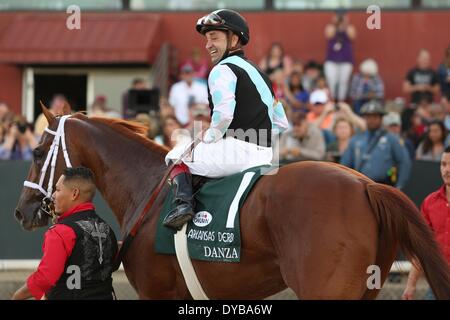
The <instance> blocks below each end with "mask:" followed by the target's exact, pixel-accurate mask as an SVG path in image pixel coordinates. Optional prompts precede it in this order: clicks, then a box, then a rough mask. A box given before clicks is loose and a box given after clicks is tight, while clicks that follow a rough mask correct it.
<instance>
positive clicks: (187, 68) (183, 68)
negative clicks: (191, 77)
mask: <svg viewBox="0 0 450 320" xmlns="http://www.w3.org/2000/svg"><path fill="white" fill-rule="evenodd" d="M180 71H181V72H184V73H189V72H193V71H194V67H193V66H192V65H191V64H190V63H185V64H183V65H182V66H181V69H180Z"/></svg>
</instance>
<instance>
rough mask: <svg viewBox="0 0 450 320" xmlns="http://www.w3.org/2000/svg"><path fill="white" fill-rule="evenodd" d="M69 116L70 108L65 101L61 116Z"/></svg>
mask: <svg viewBox="0 0 450 320" xmlns="http://www.w3.org/2000/svg"><path fill="white" fill-rule="evenodd" d="M69 114H72V107H71V106H70V104H69V103H68V102H67V101H64V106H63V115H69Z"/></svg>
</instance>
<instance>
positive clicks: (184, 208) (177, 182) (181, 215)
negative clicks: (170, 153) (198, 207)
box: [163, 172, 194, 230]
mask: <svg viewBox="0 0 450 320" xmlns="http://www.w3.org/2000/svg"><path fill="white" fill-rule="evenodd" d="M172 183H173V186H174V201H173V203H174V204H175V205H176V208H175V209H173V210H172V211H171V212H169V214H168V215H167V216H166V217H165V218H164V221H163V224H164V226H166V227H170V228H173V229H177V230H180V229H181V228H182V227H183V225H184V224H185V223H186V222H188V221H190V220H191V219H192V218H193V217H194V209H193V197H192V176H191V174H190V173H189V172H182V173H180V174H178V175H176V176H175V177H174V178H173V179H172Z"/></svg>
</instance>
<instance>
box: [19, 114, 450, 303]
mask: <svg viewBox="0 0 450 320" xmlns="http://www.w3.org/2000/svg"><path fill="white" fill-rule="evenodd" d="M43 112H44V114H45V115H46V117H47V120H48V122H49V129H50V130H52V131H53V132H55V131H57V128H58V125H59V122H61V119H62V118H61V117H54V116H53V115H52V114H51V113H50V112H49V111H48V110H47V109H46V108H45V107H43ZM142 129H143V128H142V127H140V126H138V125H136V124H132V123H130V122H126V121H123V120H111V119H101V118H88V117H86V116H84V115H82V114H76V115H73V116H72V117H70V118H68V119H67V121H66V122H65V142H66V144H67V153H68V156H69V158H70V161H71V163H72V166H78V165H83V166H86V167H88V168H90V169H91V170H92V171H93V172H94V174H95V178H96V181H95V182H96V185H97V187H98V189H99V191H100V192H101V194H102V196H103V198H104V199H105V200H106V202H107V203H108V205H109V206H110V208H111V209H112V211H113V213H114V215H115V216H116V218H117V220H118V222H119V224H120V226H121V229H122V232H124V233H125V232H126V231H127V230H129V228H130V226H132V225H133V223H134V221H135V219H136V215H138V214H139V213H140V210H142V207H143V206H145V204H146V201H147V200H148V198H149V196H150V194H151V191H152V190H153V189H154V188H155V187H156V186H157V185H158V183H159V182H160V180H161V179H162V177H163V176H164V174H165V171H166V170H167V168H166V165H165V163H164V157H165V155H166V153H167V151H168V150H167V149H166V148H164V147H161V146H158V145H157V144H155V143H154V142H152V141H150V140H148V139H146V138H145V137H144V136H143V135H142V133H143V131H142ZM52 131H49V132H50V133H51V132H52ZM49 132H45V133H44V134H43V136H42V138H41V141H40V143H39V145H38V147H37V148H36V150H35V151H34V155H35V159H34V160H33V163H32V164H31V168H30V171H29V174H28V178H27V180H28V181H31V182H36V183H37V182H38V181H39V175H40V171H41V169H42V166H43V162H44V159H45V158H46V155H47V153H48V152H49V149H50V145H51V143H52V140H53V138H54V137H53V135H51V134H50V133H49ZM56 159H57V160H56V163H55V165H56V166H55V174H54V176H55V179H54V180H53V183H54V181H56V177H59V175H60V174H61V173H62V170H63V169H64V168H65V161H64V160H65V159H64V156H63V152H61V148H60V150H59V151H57V158H56ZM48 180H49V178H48V175H47V176H46V177H45V180H44V185H46V183H47V181H48ZM167 192H168V188H167V187H165V188H163V190H162V192H161V194H160V195H159V196H158V198H157V200H156V201H155V203H154V205H153V207H152V208H151V210H150V212H149V214H148V215H147V218H146V220H145V221H144V223H143V224H142V225H141V227H140V229H139V231H138V233H137V235H136V237H135V238H134V241H133V242H132V243H131V245H130V247H129V249H128V250H127V252H126V254H125V256H124V259H123V264H124V268H125V272H126V275H127V277H128V279H129V281H130V283H131V285H132V286H133V287H134V289H135V290H136V291H137V293H138V294H139V297H140V298H141V299H189V298H191V296H190V294H189V291H188V289H187V286H186V284H185V281H184V278H183V275H182V273H181V270H180V267H179V265H178V262H177V259H176V257H175V256H171V255H163V254H157V253H156V252H155V249H154V241H155V234H156V228H157V221H158V216H159V213H160V210H161V208H162V205H163V202H164V199H165V195H166V194H167ZM42 198H43V194H42V193H41V192H40V191H39V190H36V189H32V188H28V187H24V188H23V190H22V194H21V197H20V199H19V203H18V206H17V210H16V213H15V215H16V218H17V219H18V220H19V222H20V223H21V224H22V226H23V227H24V228H25V229H33V228H35V227H39V226H45V225H47V223H48V221H47V220H48V218H47V217H46V216H45V215H42V216H41V215H39V214H38V211H39V210H38V209H39V206H40V202H41V200H42ZM240 219H241V222H240V225H241V239H242V241H241V245H242V251H241V262H240V263H218V262H205V261H196V260H193V261H192V263H193V266H194V269H195V271H196V273H197V276H198V278H199V281H200V283H201V285H202V287H203V289H204V291H205V293H206V294H207V296H208V297H209V298H212V299H262V298H265V297H268V296H270V295H273V294H275V293H278V292H280V291H282V290H283V289H285V288H286V287H290V288H291V289H292V290H293V291H294V292H295V293H296V295H297V297H298V298H299V299H373V298H375V297H376V295H377V293H378V291H379V290H378V289H368V286H367V283H368V278H369V277H370V276H371V275H372V273H371V272H369V271H368V269H369V270H370V268H369V266H372V265H376V266H378V267H379V268H380V270H381V272H380V280H381V284H383V283H384V281H385V279H386V277H387V275H388V272H389V270H390V267H391V265H392V263H393V261H394V258H395V255H396V252H397V249H398V246H399V247H400V248H402V249H403V250H404V252H405V253H406V254H408V256H409V257H410V258H412V259H417V261H420V264H421V266H422V267H423V269H424V271H425V275H426V277H427V279H428V282H429V284H430V285H431V288H432V289H433V291H434V293H435V294H436V296H437V297H438V298H440V299H449V298H450V281H449V271H448V266H447V263H446V262H445V260H444V259H443V257H442V255H441V253H440V250H439V248H438V245H437V243H436V242H435V240H434V237H433V234H432V232H431V231H430V229H429V228H428V227H427V225H426V223H425V221H424V219H423V218H422V217H421V215H420V213H419V211H418V210H417V208H416V207H415V205H414V204H413V203H412V202H411V200H409V199H408V198H407V197H406V196H405V195H404V194H403V193H401V192H400V191H398V190H396V189H394V188H392V187H389V186H385V185H382V184H377V183H374V182H373V181H371V180H370V179H368V178H366V177H365V176H363V175H361V174H359V173H357V172H355V171H353V170H350V169H347V168H344V167H342V166H340V165H336V164H331V163H324V162H300V163H295V164H290V165H287V166H284V167H281V168H280V169H279V171H278V173H277V174H275V175H267V176H263V177H261V178H260V180H259V181H258V183H257V184H256V185H255V187H254V189H253V190H252V191H251V193H250V194H249V196H248V198H247V200H246V201H245V204H244V206H243V208H242V210H241V212H240Z"/></svg>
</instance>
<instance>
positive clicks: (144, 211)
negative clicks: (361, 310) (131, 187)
mask: <svg viewBox="0 0 450 320" xmlns="http://www.w3.org/2000/svg"><path fill="white" fill-rule="evenodd" d="M200 142H201V139H200V138H198V139H196V140H194V141H192V142H191V143H190V144H189V146H188V147H187V148H186V150H185V151H184V153H183V154H182V155H181V157H180V158H179V159H177V160H176V161H175V162H174V163H172V164H171V165H170V166H169V168H168V169H167V171H166V173H165V174H164V176H163V177H162V179H161V181H159V184H158V186H157V187H156V188H155V189H154V190H153V192H152V194H151V195H150V198H149V200H148V202H147V204H146V205H145V207H144V209H142V211H141V213H140V215H139V218H138V219H137V220H136V222H135V223H134V225H133V227H132V228H131V229H130V232H129V233H128V234H127V235H126V236H125V237H124V240H123V241H122V245H121V246H120V249H119V251H118V252H117V255H116V258H115V261H114V267H113V270H114V271H116V270H118V269H119V267H120V264H121V263H122V260H123V257H124V256H125V253H126V251H127V250H128V248H129V247H130V244H131V242H132V241H133V239H134V237H135V236H136V234H137V232H138V230H139V228H140V227H141V225H142V223H143V222H144V218H145V217H146V215H147V214H148V213H149V212H150V209H151V208H152V206H153V204H154V203H155V201H156V199H157V197H158V195H159V194H160V193H161V190H162V189H163V187H164V184H165V182H166V181H167V180H168V178H169V175H170V173H171V172H172V170H173V168H174V167H175V166H176V165H178V164H180V163H181V160H182V159H183V158H184V157H186V155H188V154H189V153H190V152H192V150H193V149H194V148H195V147H196V146H197V144H198V143H200Z"/></svg>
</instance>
